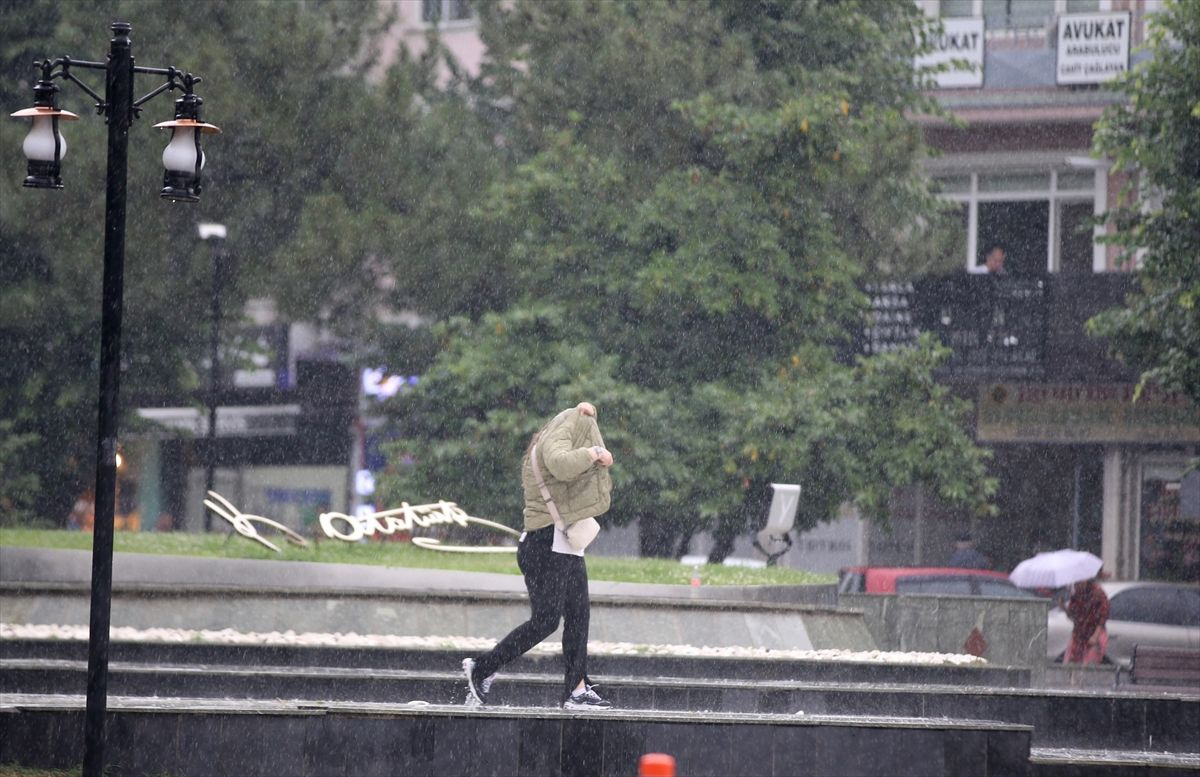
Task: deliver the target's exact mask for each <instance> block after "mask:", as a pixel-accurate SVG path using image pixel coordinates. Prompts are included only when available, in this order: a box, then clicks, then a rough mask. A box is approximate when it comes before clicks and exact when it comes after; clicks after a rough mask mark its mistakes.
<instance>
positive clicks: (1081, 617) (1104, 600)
mask: <svg viewBox="0 0 1200 777" xmlns="http://www.w3.org/2000/svg"><path fill="white" fill-rule="evenodd" d="M1066 609H1067V617H1068V618H1070V619H1071V623H1073V624H1075V625H1074V628H1072V629H1071V641H1070V642H1069V643H1068V644H1067V652H1066V654H1065V655H1064V656H1063V663H1066V664H1100V663H1103V662H1104V654H1105V653H1106V652H1107V651H1108V631H1107V630H1106V629H1105V627H1104V626H1105V624H1106V623H1108V596H1107V595H1106V594H1105V593H1104V589H1103V588H1101V587H1100V584H1099V583H1097V582H1096V578H1091V579H1090V580H1080V581H1079V582H1078V583H1075V585H1074V586H1072V587H1071V598H1070V599H1069V600H1068V601H1067V608H1066Z"/></svg>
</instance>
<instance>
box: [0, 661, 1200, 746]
mask: <svg viewBox="0 0 1200 777" xmlns="http://www.w3.org/2000/svg"><path fill="white" fill-rule="evenodd" d="M546 668H553V669H556V670H557V667H546ZM593 679H594V680H596V682H597V683H599V685H600V686H601V690H602V693H603V695H604V696H605V697H606V698H608V699H610V700H611V701H612V702H613V703H614V704H616V705H617V706H618V707H620V708H621V709H639V710H663V711H691V712H696V713H707V712H722V713H725V712H730V713H777V714H795V713H798V712H803V713H805V714H833V715H887V716H907V717H946V718H955V719H981V720H1001V721H1005V722H1008V723H1014V724H1022V725H1029V726H1032V727H1033V743H1034V744H1035V745H1037V746H1041V747H1063V748H1065V747H1072V748H1110V749H1122V750H1140V751H1172V752H1179V753H1197V752H1200V737H1197V735H1196V732H1197V731H1200V697H1196V696H1193V697H1185V696H1176V695H1164V694H1149V695H1143V696H1137V695H1132V694H1121V695H1117V694H1097V693H1089V692H1062V691H1055V692H1035V691H1030V690H1022V689H997V688H986V687H979V686H976V687H970V686H968V687H959V686H953V685H946V684H939V685H911V684H908V685H901V684H872V683H814V682H797V681H763V680H756V681H750V680H730V679H718V678H707V679H704V678H695V677H692V678H683V677H629V676H614V675H602V674H596V675H594V677H593ZM86 684H87V662H86V661H82V660H64V659H37V658H6V659H0V693H36V694H73V693H83V692H84V691H85V689H86ZM108 688H109V692H110V693H112V694H115V695H118V696H146V697H149V696H168V697H171V696H186V697H196V698H224V699H281V698H282V699H295V698H306V699H322V700H327V701H339V702H371V703H400V702H411V701H424V702H430V703H435V704H455V703H460V702H462V701H463V700H464V698H465V683H464V681H463V676H462V674H461V672H460V671H459V670H458V667H457V666H454V665H450V666H443V667H442V668H441V669H440V670H439V671H432V670H406V669H361V668H343V667H319V666H307V667H298V666H267V665H254V666H238V665H232V664H150V663H126V662H122V661H113V662H111V663H110V664H109V679H108ZM561 690H562V676H561V674H560V673H559V671H555V673H553V674H551V673H549V672H540V673H539V672H535V673H528V672H516V673H514V672H504V673H503V674H502V675H501V677H500V678H499V679H498V681H497V682H496V683H495V684H494V685H493V686H492V692H491V694H490V695H489V699H488V701H489V704H491V705H496V706H502V707H503V706H514V707H538V706H548V705H553V704H554V703H555V702H557V701H558V700H559V699H560V694H561Z"/></svg>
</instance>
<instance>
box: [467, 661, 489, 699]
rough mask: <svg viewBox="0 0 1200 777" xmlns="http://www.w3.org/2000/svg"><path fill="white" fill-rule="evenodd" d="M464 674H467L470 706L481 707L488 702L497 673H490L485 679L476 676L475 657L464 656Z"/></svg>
mask: <svg viewBox="0 0 1200 777" xmlns="http://www.w3.org/2000/svg"><path fill="white" fill-rule="evenodd" d="M462 668H463V674H465V675H466V676H467V700H466V705H467V706H468V707H481V706H483V705H484V704H486V703H487V702H485V701H484V699H486V698H487V695H488V692H489V691H491V690H492V683H493V682H494V681H495V680H496V675H495V673H492V674H490V675H488V676H487V677H485V678H483V680H477V679H476V678H475V659H473V658H464V659H463V662H462Z"/></svg>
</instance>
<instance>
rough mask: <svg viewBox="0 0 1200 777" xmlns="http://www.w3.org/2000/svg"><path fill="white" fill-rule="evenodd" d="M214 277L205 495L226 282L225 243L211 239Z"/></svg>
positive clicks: (208, 518) (208, 526)
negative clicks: (222, 303)
mask: <svg viewBox="0 0 1200 777" xmlns="http://www.w3.org/2000/svg"><path fill="white" fill-rule="evenodd" d="M212 240H213V274H212V300H211V311H210V312H211V315H212V326H211V331H210V332H209V336H210V339H209V349H208V358H209V362H208V364H209V370H208V456H206V457H205V472H204V493H206V494H207V493H208V492H209V491H212V490H213V488H214V486H215V485H216V468H217V389H218V386H219V383H220V363H221V362H220V359H221V355H220V348H221V290H222V287H223V286H224V281H225V267H224V264H225V239H224V238H221V237H214V238H213V239H212ZM204 531H205V532H210V531H212V511H211V510H205V511H204Z"/></svg>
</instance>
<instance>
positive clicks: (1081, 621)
mask: <svg viewBox="0 0 1200 777" xmlns="http://www.w3.org/2000/svg"><path fill="white" fill-rule="evenodd" d="M1102 566H1104V562H1103V561H1101V559H1100V557H1099V556H1097V555H1095V554H1093V553H1088V552H1087V551H1084V550H1073V549H1067V548H1064V549H1063V550H1054V551H1048V552H1046V553H1039V554H1037V555H1036V556H1034V557H1033V558H1027V559H1025V560H1024V561H1022V562H1021V563H1020V564H1017V567H1016V569H1014V570H1013V571H1012V574H1010V575H1009V576H1008V579H1009V580H1011V581H1012V582H1013V584H1014V585H1016V586H1019V587H1021V588H1032V589H1049V590H1054V589H1058V588H1064V587H1069V590H1070V592H1071V597H1070V599H1069V600H1068V601H1067V603H1066V606H1065V607H1064V608H1063V609H1064V610H1066V613H1067V617H1068V618H1070V619H1071V622H1072V623H1073V624H1075V626H1074V628H1073V629H1072V630H1071V642H1070V643H1069V644H1068V645H1067V651H1066V653H1065V654H1064V655H1063V661H1064V662H1066V663H1075V664H1099V663H1100V662H1102V661H1103V660H1104V654H1105V652H1106V651H1107V650H1108V632H1107V630H1106V629H1105V628H1104V626H1105V624H1106V623H1108V596H1106V595H1105V593H1104V590H1103V589H1102V588H1100V584H1099V583H1097V582H1096V579H1097V578H1100V577H1105V576H1106V575H1104V574H1103V573H1102V572H1101V571H1100V568H1101V567H1102Z"/></svg>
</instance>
